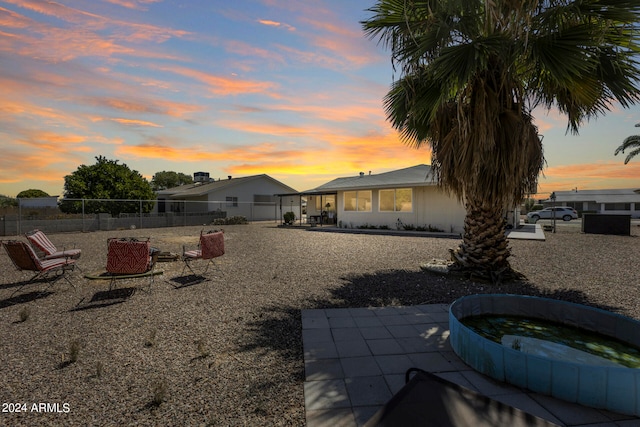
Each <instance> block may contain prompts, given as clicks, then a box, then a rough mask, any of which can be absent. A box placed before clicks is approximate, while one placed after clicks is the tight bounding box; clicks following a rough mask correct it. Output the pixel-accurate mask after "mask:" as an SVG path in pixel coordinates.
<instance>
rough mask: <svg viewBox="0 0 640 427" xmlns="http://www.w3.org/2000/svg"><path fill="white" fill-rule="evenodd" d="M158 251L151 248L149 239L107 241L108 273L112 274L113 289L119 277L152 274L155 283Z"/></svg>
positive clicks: (151, 281)
mask: <svg viewBox="0 0 640 427" xmlns="http://www.w3.org/2000/svg"><path fill="white" fill-rule="evenodd" d="M156 258H157V250H155V249H152V248H151V243H150V242H149V239H148V238H147V239H146V240H138V239H134V238H110V239H107V273H109V274H111V283H110V284H109V289H111V288H112V287H113V285H114V283H115V281H116V278H117V277H122V276H124V277H126V276H135V275H139V274H143V273H147V272H150V273H151V274H150V277H151V279H150V283H149V286H151V284H152V283H153V276H154V274H153V269H154V267H155V264H156Z"/></svg>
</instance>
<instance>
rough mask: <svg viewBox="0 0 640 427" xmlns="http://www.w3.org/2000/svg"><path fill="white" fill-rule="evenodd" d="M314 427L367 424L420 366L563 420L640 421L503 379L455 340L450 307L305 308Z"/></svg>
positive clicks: (583, 424) (594, 424) (593, 425)
mask: <svg viewBox="0 0 640 427" xmlns="http://www.w3.org/2000/svg"><path fill="white" fill-rule="evenodd" d="M302 328H303V330H302V335H303V347H304V362H305V383H304V397H305V410H306V422H307V426H308V427H320V426H331V427H342V426H345V427H346V426H362V425H364V424H365V423H366V422H367V421H368V420H369V419H370V418H371V417H372V416H373V415H374V414H375V413H376V411H378V410H379V409H380V408H382V406H383V405H384V404H385V403H386V402H387V401H389V399H391V397H392V396H393V395H394V394H395V393H396V392H398V391H399V390H400V389H401V388H402V387H403V385H404V374H405V372H406V370H407V369H409V368H411V367H417V368H421V369H424V370H426V371H429V372H432V373H435V374H437V375H438V376H440V377H442V378H444V379H446V380H449V381H451V382H453V383H456V384H459V385H461V386H463V387H467V388H469V389H471V390H474V391H477V392H479V393H481V394H483V395H485V396H489V397H491V398H493V399H495V400H497V401H500V402H502V403H505V404H507V405H510V406H513V407H516V408H518V409H521V410H523V411H525V412H528V413H530V414H532V415H535V416H537V417H540V418H543V419H545V420H548V421H551V422H553V423H555V424H558V425H560V426H576V427H587V426H590V427H604V426H625V427H630V426H639V425H640V419H639V418H636V417H632V416H628V415H620V414H615V413H612V412H608V411H604V410H598V409H593V408H588V407H584V406H581V405H577V404H572V403H568V402H564V401H561V400H558V399H555V398H552V397H549V396H544V395H540V394H537V393H531V392H528V391H526V390H522V389H519V388H517V387H513V386H510V385H508V384H504V383H498V382H496V381H494V380H492V379H490V378H488V377H486V376H484V375H482V374H480V373H478V372H476V371H474V370H472V369H471V368H470V367H468V366H467V365H465V364H464V363H463V362H462V361H461V360H460V359H459V358H458V357H457V355H456V354H455V353H454V352H453V350H452V349H451V347H450V345H449V340H448V337H449V326H448V306H447V305H444V304H429V305H419V306H408V307H384V308H344V309H334V308H332V309H314V310H303V311H302Z"/></svg>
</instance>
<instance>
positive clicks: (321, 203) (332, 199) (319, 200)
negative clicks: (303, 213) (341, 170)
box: [315, 194, 336, 212]
mask: <svg viewBox="0 0 640 427" xmlns="http://www.w3.org/2000/svg"><path fill="white" fill-rule="evenodd" d="M315 198H316V202H315V203H316V205H315V206H316V211H317V212H321V211H335V210H336V196H334V195H333V194H327V195H325V196H315ZM327 204H329V206H327Z"/></svg>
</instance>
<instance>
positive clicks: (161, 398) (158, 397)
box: [150, 380, 168, 408]
mask: <svg viewBox="0 0 640 427" xmlns="http://www.w3.org/2000/svg"><path fill="white" fill-rule="evenodd" d="M151 393H152V397H151V403H150V406H151V407H154V408H157V407H158V406H160V405H161V404H162V403H163V402H165V401H166V400H167V393H168V389H167V381H166V380H160V381H158V382H156V383H155V384H153V387H152V389H151Z"/></svg>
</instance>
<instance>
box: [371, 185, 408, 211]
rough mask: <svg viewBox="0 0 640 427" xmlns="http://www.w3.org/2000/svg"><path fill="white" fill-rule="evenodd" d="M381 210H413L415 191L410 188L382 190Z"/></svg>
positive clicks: (380, 196)
mask: <svg viewBox="0 0 640 427" xmlns="http://www.w3.org/2000/svg"><path fill="white" fill-rule="evenodd" d="M379 198H380V207H379V210H380V212H411V211H412V210H413V192H412V190H411V189H410V188H397V189H394V190H380V195H379Z"/></svg>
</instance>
